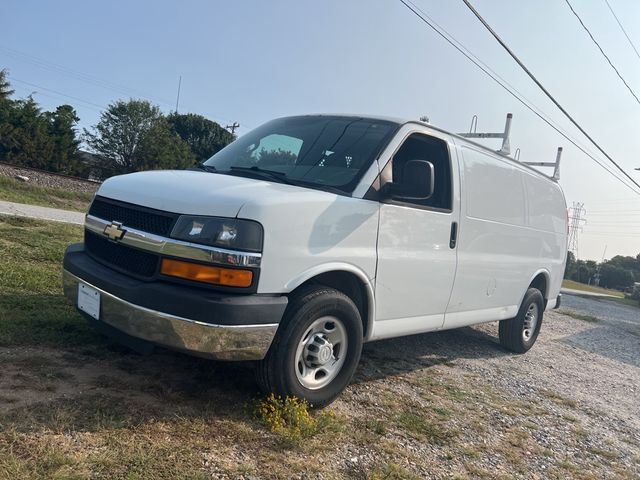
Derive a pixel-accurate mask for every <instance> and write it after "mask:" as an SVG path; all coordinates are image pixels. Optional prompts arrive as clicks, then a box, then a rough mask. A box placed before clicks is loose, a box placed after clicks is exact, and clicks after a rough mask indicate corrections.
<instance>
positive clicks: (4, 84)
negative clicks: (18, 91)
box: [0, 68, 15, 102]
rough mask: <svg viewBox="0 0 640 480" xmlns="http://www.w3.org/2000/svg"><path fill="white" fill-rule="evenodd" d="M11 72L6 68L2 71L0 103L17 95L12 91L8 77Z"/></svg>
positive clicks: (0, 74)
mask: <svg viewBox="0 0 640 480" xmlns="http://www.w3.org/2000/svg"><path fill="white" fill-rule="evenodd" d="M8 73H9V72H7V70H6V69H5V68H3V69H2V70H0V102H1V101H3V100H9V97H11V95H13V94H14V93H15V90H11V85H10V84H9V80H7V75H8Z"/></svg>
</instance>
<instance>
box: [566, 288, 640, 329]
mask: <svg viewBox="0 0 640 480" xmlns="http://www.w3.org/2000/svg"><path fill="white" fill-rule="evenodd" d="M561 308H562V310H571V311H575V312H578V313H584V314H587V315H593V316H594V317H597V318H599V319H600V320H603V321H604V322H607V323H614V324H618V325H620V326H624V324H627V325H632V326H638V327H640V308H637V307H633V306H630V305H623V304H620V303H615V301H613V300H608V299H606V298H599V297H589V296H581V295H563V297H562V307H561ZM636 331H638V330H637V329H636Z"/></svg>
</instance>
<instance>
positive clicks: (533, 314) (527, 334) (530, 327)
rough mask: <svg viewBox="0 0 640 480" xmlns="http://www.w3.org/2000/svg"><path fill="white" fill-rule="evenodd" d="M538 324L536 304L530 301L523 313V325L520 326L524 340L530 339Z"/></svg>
mask: <svg viewBox="0 0 640 480" xmlns="http://www.w3.org/2000/svg"><path fill="white" fill-rule="evenodd" d="M536 325H538V305H537V304H535V303H532V304H531V305H529V308H527V312H526V313H525V314H524V326H523V328H522V338H523V339H524V341H525V342H528V341H529V340H531V337H532V336H533V335H534V333H535V331H536Z"/></svg>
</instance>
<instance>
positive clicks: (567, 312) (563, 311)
mask: <svg viewBox="0 0 640 480" xmlns="http://www.w3.org/2000/svg"><path fill="white" fill-rule="evenodd" d="M558 313H560V314H562V315H567V316H568V317H571V318H575V319H576V320H582V321H585V322H589V323H598V322H599V321H600V319H599V318H598V317H594V316H593V315H586V314H584V313H578V312H574V311H573V310H566V309H560V310H558Z"/></svg>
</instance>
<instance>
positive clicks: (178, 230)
mask: <svg viewBox="0 0 640 480" xmlns="http://www.w3.org/2000/svg"><path fill="white" fill-rule="evenodd" d="M171 237H172V238H176V239H178V240H184V241H186V242H193V243H201V244H203V245H211V246H214V247H221V248H228V249H233V250H246V251H249V252H260V251H262V225H260V224H259V223H258V222H252V221H251V220H238V219H235V218H219V217H193V216H188V215H182V216H181V217H179V218H178V221H177V222H176V225H175V226H174V227H173V230H172V232H171Z"/></svg>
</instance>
